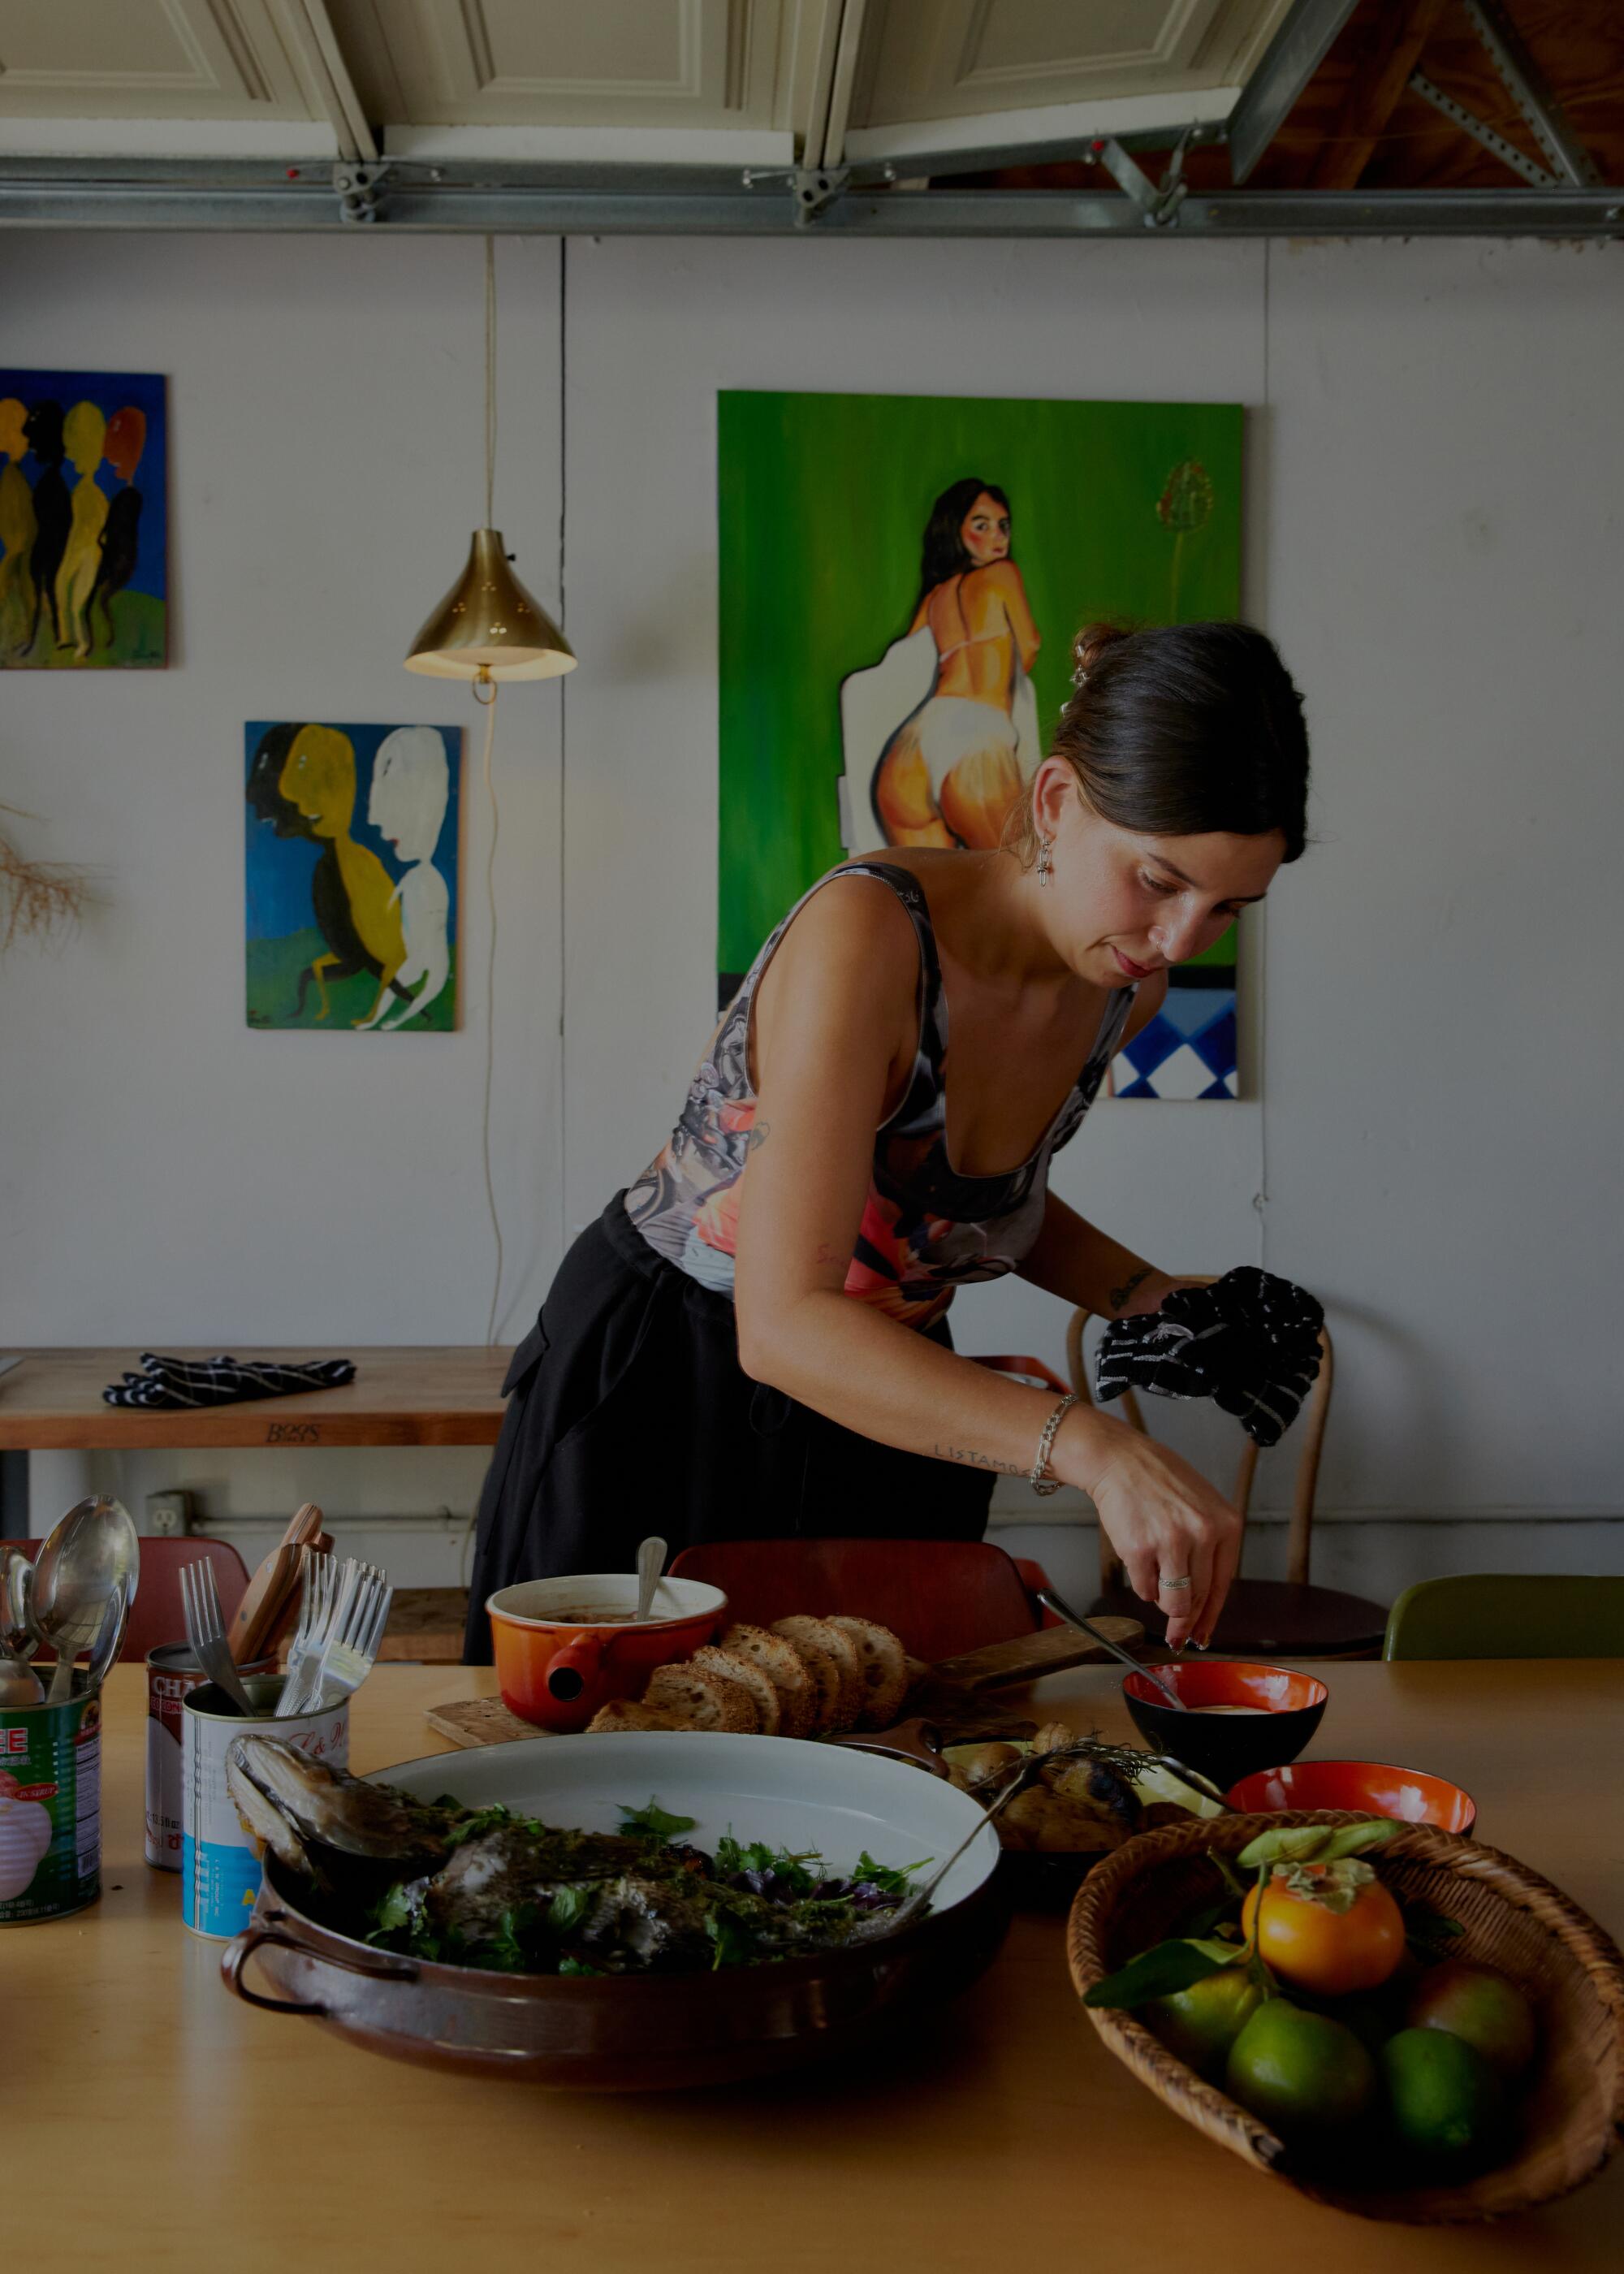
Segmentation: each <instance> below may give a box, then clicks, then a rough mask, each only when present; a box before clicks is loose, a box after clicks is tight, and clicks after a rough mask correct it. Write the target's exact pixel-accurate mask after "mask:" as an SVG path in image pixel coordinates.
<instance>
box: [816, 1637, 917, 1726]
mask: <svg viewBox="0 0 1624 2274" xmlns="http://www.w3.org/2000/svg"><path fill="white" fill-rule="evenodd" d="M829 1623H830V1625H831V1627H838V1628H839V1630H840V1631H841V1633H842V1634H843V1635H847V1636H849V1637H850V1638H851V1640H852V1643H853V1646H854V1648H855V1650H856V1652H857V1659H858V1664H859V1667H860V1668H861V1674H862V1683H863V1706H862V1713H861V1717H860V1721H859V1727H860V1728H864V1729H886V1728H890V1727H891V1723H892V1722H893V1721H895V1720H896V1718H897V1716H898V1713H900V1712H901V1710H902V1701H903V1698H905V1697H906V1694H907V1687H908V1660H907V1653H906V1651H905V1650H904V1649H903V1647H902V1645H901V1643H900V1642H899V1641H898V1638H897V1637H896V1636H895V1635H894V1634H892V1632H891V1629H890V1628H889V1627H883V1626H881V1625H880V1624H879V1623H878V1622H877V1620H875V1619H855V1618H846V1617H840V1616H835V1617H831V1619H830V1621H829Z"/></svg>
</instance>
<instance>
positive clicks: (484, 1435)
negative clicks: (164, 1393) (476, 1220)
mask: <svg viewBox="0 0 1624 2274" xmlns="http://www.w3.org/2000/svg"><path fill="white" fill-rule="evenodd" d="M218 1349H219V1346H218V1345H217V1344H216V1345H215V1347H214V1349H213V1350H204V1349H201V1348H199V1347H196V1346H188V1345H183V1346H179V1347H174V1346H171V1347H170V1348H169V1349H167V1350H166V1351H165V1352H164V1355H165V1356H166V1357H177V1358H186V1359H205V1358H213V1357H214V1356H216V1355H217V1354H218ZM232 1355H233V1356H234V1357H237V1358H239V1359H244V1360H247V1359H280V1360H282V1361H284V1362H286V1363H288V1364H291V1365H299V1364H304V1363H307V1362H308V1361H309V1360H310V1359H315V1358H348V1359H353V1360H354V1361H355V1369H356V1371H355V1379H354V1381H353V1382H346V1383H345V1384H344V1385H343V1386H342V1389H318V1390H311V1391H309V1392H307V1393H306V1394H305V1395H304V1396H302V1397H261V1398H255V1399H253V1400H252V1401H251V1402H249V1403H247V1404H239V1405H206V1406H186V1407H182V1408H179V1409H177V1410H175V1411H170V1412H148V1411H145V1410H143V1409H142V1408H140V1407H139V1406H124V1405H109V1404H106V1403H105V1402H104V1400H103V1398H102V1391H103V1389H106V1388H107V1387H108V1385H109V1383H111V1382H117V1381H118V1380H120V1379H121V1377H122V1376H123V1375H124V1374H126V1373H135V1372H138V1371H139V1368H140V1362H141V1353H140V1352H139V1350H132V1349H129V1348H124V1349H102V1348H99V1347H98V1348H89V1347H83V1348H77V1349H72V1348H64V1349H55V1350H45V1349H41V1350H16V1351H10V1352H0V1452H28V1453H32V1452H57V1451H71V1452H92V1451H96V1450H100V1449H104V1448H112V1449H117V1450H120V1451H125V1452H128V1451H139V1450H143V1449H151V1450H154V1451H157V1450H162V1449H201V1448H204V1447H207V1446H255V1447H262V1448H264V1449H267V1450H271V1451H274V1450H275V1449H277V1448H278V1447H281V1448H283V1449H290V1450H291V1449H308V1448H310V1447H312V1446H321V1447H327V1446H333V1445H494V1444H495V1442H496V1439H497V1434H498V1433H499V1431H500V1428H501V1426H502V1380H503V1377H504V1375H505V1374H507V1371H508V1363H509V1361H510V1359H512V1356H513V1352H512V1349H511V1347H510V1346H508V1345H498V1346H496V1347H494V1348H490V1349H487V1348H486V1347H485V1345H484V1344H477V1343H474V1344H470V1343H451V1344H435V1345H427V1346H425V1345H418V1344H412V1345H410V1346H409V1345H405V1344H402V1345H401V1346H399V1347H396V1348H387V1347H386V1348H373V1347H370V1346H369V1347H367V1348H365V1349H357V1348H354V1347H350V1348H347V1349H345V1348H339V1347H329V1346H328V1345H327V1344H325V1343H321V1342H312V1343H307V1344H305V1345H304V1346H303V1347H302V1348H299V1349H294V1348H291V1347H289V1346H288V1345H285V1344H271V1345H268V1346H267V1345H265V1344H240V1345H238V1346H237V1347H236V1348H235V1349H234V1350H233V1352H232ZM7 1359H16V1361H17V1363H16V1364H14V1365H7V1364H6V1360H7Z"/></svg>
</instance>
